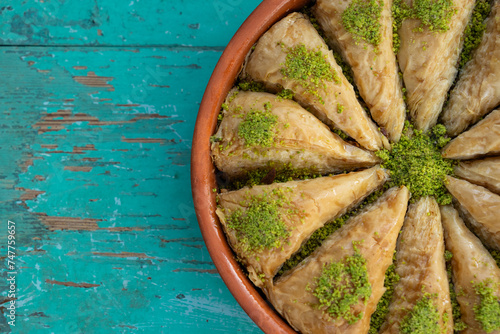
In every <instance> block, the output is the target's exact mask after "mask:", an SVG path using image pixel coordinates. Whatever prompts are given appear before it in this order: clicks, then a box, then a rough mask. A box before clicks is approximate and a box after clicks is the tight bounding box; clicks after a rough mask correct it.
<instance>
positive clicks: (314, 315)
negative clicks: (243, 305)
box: [268, 187, 409, 334]
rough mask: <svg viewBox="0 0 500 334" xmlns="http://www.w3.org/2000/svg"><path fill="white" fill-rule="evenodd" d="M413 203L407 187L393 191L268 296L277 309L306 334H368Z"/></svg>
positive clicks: (335, 235) (329, 240)
mask: <svg viewBox="0 0 500 334" xmlns="http://www.w3.org/2000/svg"><path fill="white" fill-rule="evenodd" d="M408 198H409V191H408V189H407V188H405V187H402V188H391V189H389V190H388V191H387V192H386V193H385V194H384V195H383V196H382V197H381V198H379V199H378V200H377V201H376V202H375V203H374V204H372V205H371V206H369V207H367V209H366V210H365V211H364V212H362V213H360V214H359V215H357V216H355V217H352V218H351V219H349V220H348V221H347V222H346V224H345V225H344V226H343V227H341V228H340V229H339V230H337V231H336V232H334V233H333V234H332V235H331V236H329V237H328V238H327V239H326V240H325V241H324V242H323V244H322V245H321V247H320V248H318V249H317V250H316V251H315V252H314V253H313V254H311V255H310V256H309V257H308V258H306V259H305V260H304V261H302V262H301V263H300V264H299V265H298V266H297V267H295V268H294V269H292V270H290V271H288V272H287V273H285V274H284V275H283V276H281V277H280V278H279V279H278V280H277V281H276V283H275V285H274V287H273V288H272V289H270V290H269V291H268V295H269V299H270V300H271V303H272V304H273V305H274V307H275V308H276V310H278V312H279V313H281V315H283V317H285V318H286V319H287V320H288V322H289V323H290V324H291V325H292V326H293V327H294V328H295V329H296V330H299V331H300V332H301V333H303V334H306V333H353V334H355V333H367V332H368V328H369V326H370V317H371V315H372V313H373V312H374V311H375V308H376V306H377V302H378V301H379V299H380V297H381V296H382V294H383V293H384V291H385V288H384V286H383V285H384V275H385V271H386V270H387V268H388V267H389V265H390V264H391V263H392V255H393V252H394V248H395V246H396V239H397V236H398V233H399V230H400V229H401V226H402V224H403V220H404V215H405V212H406V208H407V203H408ZM329 277H330V278H329ZM332 278H333V279H332ZM336 280H338V281H336ZM332 291H333V292H332ZM320 298H321V301H320ZM340 305H344V306H340Z"/></svg>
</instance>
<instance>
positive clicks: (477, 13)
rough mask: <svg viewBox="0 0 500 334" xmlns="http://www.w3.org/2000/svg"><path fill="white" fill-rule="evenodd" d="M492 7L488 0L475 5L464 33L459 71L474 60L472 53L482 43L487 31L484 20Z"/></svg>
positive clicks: (482, 0) (478, 0)
mask: <svg viewBox="0 0 500 334" xmlns="http://www.w3.org/2000/svg"><path fill="white" fill-rule="evenodd" d="M490 10H491V6H490V3H489V1H488V0H477V1H476V4H475V5H474V10H473V12H472V17H471V20H470V21H469V23H468V24H467V27H466V28H465V31H464V46H463V49H462V53H461V54H460V65H459V69H460V68H462V67H463V66H464V65H465V64H466V63H467V62H468V61H469V60H471V59H472V53H473V52H474V50H475V49H476V48H477V47H478V46H479V43H481V38H482V37H483V33H484V31H485V30H486V24H485V23H484V20H486V18H487V17H488V15H489V14H490Z"/></svg>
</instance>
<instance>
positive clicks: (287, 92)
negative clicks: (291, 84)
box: [276, 88, 295, 100]
mask: <svg viewBox="0 0 500 334" xmlns="http://www.w3.org/2000/svg"><path fill="white" fill-rule="evenodd" d="M276 95H277V96H278V100H283V99H285V100H293V96H294V95H295V93H294V92H293V90H291V89H284V88H283V89H282V90H281V91H280V92H279V93H278V94H276Z"/></svg>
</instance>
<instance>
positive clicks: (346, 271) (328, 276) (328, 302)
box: [313, 244, 372, 324]
mask: <svg viewBox="0 0 500 334" xmlns="http://www.w3.org/2000/svg"><path fill="white" fill-rule="evenodd" d="M353 247H354V250H355V252H354V255H351V256H346V257H345V258H344V259H343V260H342V261H339V262H333V263H330V264H326V265H325V266H324V267H323V271H322V273H321V275H320V276H319V277H318V278H317V279H316V288H315V289H314V291H313V295H314V296H315V297H316V298H318V300H319V308H320V309H322V310H324V311H325V312H326V313H327V314H328V315H329V316H330V317H331V318H332V319H333V320H336V319H338V318H344V319H345V320H347V322H348V323H349V324H354V323H356V322H357V321H358V320H360V319H361V318H362V317H363V313H362V312H361V313H358V314H355V313H353V311H352V310H351V308H352V307H353V306H355V305H357V304H359V303H360V302H361V301H362V302H366V301H367V300H368V298H370V296H371V294H372V287H371V284H370V282H369V280H368V271H367V269H366V259H365V258H364V257H363V256H362V255H361V254H360V253H359V250H358V249H357V247H356V246H355V245H354V244H353Z"/></svg>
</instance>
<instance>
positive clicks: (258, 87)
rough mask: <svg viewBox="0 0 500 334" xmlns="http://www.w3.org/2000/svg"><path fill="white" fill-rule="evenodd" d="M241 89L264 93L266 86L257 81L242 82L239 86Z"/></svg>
mask: <svg viewBox="0 0 500 334" xmlns="http://www.w3.org/2000/svg"><path fill="white" fill-rule="evenodd" d="M238 87H239V89H241V90H243V91H251V92H264V91H265V88H264V84H262V83H260V82H255V81H242V82H240V83H239V84H238Z"/></svg>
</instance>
